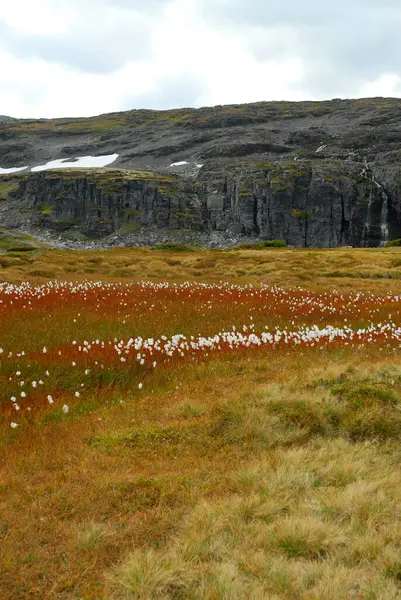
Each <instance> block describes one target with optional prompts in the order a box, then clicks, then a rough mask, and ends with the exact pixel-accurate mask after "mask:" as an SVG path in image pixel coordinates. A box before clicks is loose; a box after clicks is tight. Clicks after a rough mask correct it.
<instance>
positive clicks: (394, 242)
mask: <svg viewBox="0 0 401 600" xmlns="http://www.w3.org/2000/svg"><path fill="white" fill-rule="evenodd" d="M394 246H401V238H397V239H396V240H392V241H391V242H386V243H385V244H384V247H385V248H392V247H394Z"/></svg>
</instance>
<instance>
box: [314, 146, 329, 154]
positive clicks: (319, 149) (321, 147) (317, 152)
mask: <svg viewBox="0 0 401 600" xmlns="http://www.w3.org/2000/svg"><path fill="white" fill-rule="evenodd" d="M325 148H327V145H326V144H323V146H320V148H318V149H317V150H316V154H319V152H322V150H324V149H325Z"/></svg>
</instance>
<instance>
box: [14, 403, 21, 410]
mask: <svg viewBox="0 0 401 600" xmlns="http://www.w3.org/2000/svg"><path fill="white" fill-rule="evenodd" d="M13 406H14V408H15V410H16V411H19V410H20V408H21V407H20V405H19V404H17V403H16V402H15V403H14V405H13Z"/></svg>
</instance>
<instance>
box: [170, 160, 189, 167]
mask: <svg viewBox="0 0 401 600" xmlns="http://www.w3.org/2000/svg"><path fill="white" fill-rule="evenodd" d="M187 164H188V161H186V160H180V161H179V162H175V163H171V165H170V167H182V165H187Z"/></svg>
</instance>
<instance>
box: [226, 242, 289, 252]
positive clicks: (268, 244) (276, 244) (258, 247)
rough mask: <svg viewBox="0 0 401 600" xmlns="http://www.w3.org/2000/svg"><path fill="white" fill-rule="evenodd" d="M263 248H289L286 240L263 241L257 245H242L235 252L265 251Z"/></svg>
mask: <svg viewBox="0 0 401 600" xmlns="http://www.w3.org/2000/svg"><path fill="white" fill-rule="evenodd" d="M263 248H287V244H286V243H285V241H284V240H263V241H262V242H257V243H255V244H240V245H239V246H234V250H263Z"/></svg>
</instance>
